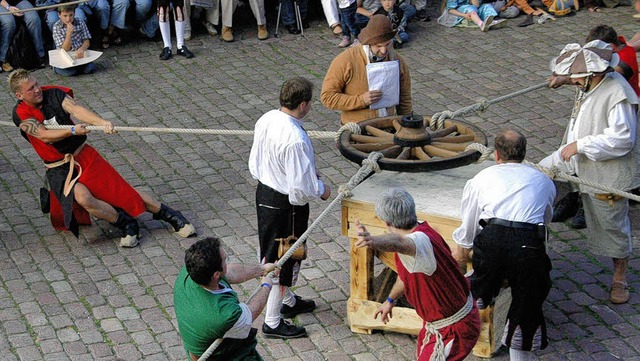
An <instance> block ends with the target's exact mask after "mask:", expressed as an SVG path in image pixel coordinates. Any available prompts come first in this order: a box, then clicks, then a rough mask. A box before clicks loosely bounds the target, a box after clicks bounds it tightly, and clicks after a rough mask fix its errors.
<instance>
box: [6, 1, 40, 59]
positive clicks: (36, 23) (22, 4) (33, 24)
mask: <svg viewBox="0 0 640 361" xmlns="http://www.w3.org/2000/svg"><path fill="white" fill-rule="evenodd" d="M0 5H2V8H0V14H1V13H7V12H11V13H14V14H13V16H9V15H0V28H1V29H2V33H1V34H0V63H1V64H2V68H1V69H2V70H1V71H0V72H2V71H6V72H9V71H12V70H13V67H12V66H11V64H9V63H8V62H7V52H8V51H9V46H10V45H11V39H13V35H14V34H15V32H16V20H15V18H14V16H19V17H22V18H23V19H24V23H25V25H26V26H27V30H28V31H29V35H31V39H32V40H33V45H35V48H36V52H37V53H38V58H39V63H38V64H39V66H40V67H44V66H45V62H44V56H45V52H44V44H43V42H42V25H41V24H40V17H39V16H38V13H37V12H35V11H28V12H25V13H15V11H17V10H23V9H31V8H33V6H32V5H31V3H30V2H29V1H28V0H10V1H8V0H2V1H0Z"/></svg>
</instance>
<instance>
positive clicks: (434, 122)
mask: <svg viewBox="0 0 640 361" xmlns="http://www.w3.org/2000/svg"><path fill="white" fill-rule="evenodd" d="M548 85H549V83H548V82H544V83H540V84H538V85H534V86H530V87H528V88H524V89H521V90H518V91H515V92H513V93H509V94H507V95H503V96H501V97H497V98H494V99H491V100H486V99H482V100H479V101H478V102H477V103H475V104H472V105H470V106H468V107H464V108H460V109H458V110H456V111H454V112H452V111H450V110H445V111H443V112H438V113H435V114H434V115H433V116H432V117H431V123H430V124H429V126H430V127H431V130H438V129H443V128H444V121H445V120H447V119H454V118H457V117H459V116H462V115H466V114H469V113H475V112H483V111H485V110H487V108H489V105H492V104H495V103H499V102H501V101H504V100H507V99H511V98H514V97H517V96H519V95H522V94H526V93H528V92H532V91H534V90H538V89H540V88H545V87H547V86H548Z"/></svg>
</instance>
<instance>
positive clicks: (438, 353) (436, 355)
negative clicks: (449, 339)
mask: <svg viewBox="0 0 640 361" xmlns="http://www.w3.org/2000/svg"><path fill="white" fill-rule="evenodd" d="M471 310H473V296H472V295H471V293H469V296H467V302H466V303H465V304H464V306H462V308H461V309H459V310H458V311H457V312H456V313H454V314H453V315H451V316H449V317H447V318H443V319H442V320H437V321H433V322H425V323H424V329H425V331H426V332H425V334H424V338H423V339H422V346H420V353H422V351H423V350H424V347H425V346H426V345H427V343H429V339H431V335H433V336H435V338H436V344H435V346H434V347H433V353H432V354H431V357H430V358H429V361H446V359H447V358H446V356H445V354H444V341H443V340H442V335H441V334H440V331H438V330H440V329H441V328H445V327H447V326H451V325H453V324H455V323H457V322H460V321H462V320H463V319H464V318H465V317H467V315H468V314H469V312H471Z"/></svg>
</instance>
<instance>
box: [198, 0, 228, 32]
mask: <svg viewBox="0 0 640 361" xmlns="http://www.w3.org/2000/svg"><path fill="white" fill-rule="evenodd" d="M223 6H224V5H223ZM223 12H224V10H223ZM232 16H233V15H232ZM205 17H206V19H207V22H208V23H209V24H211V25H216V26H218V24H219V23H220V3H219V2H218V0H213V7H212V8H211V9H205ZM222 17H223V19H222V24H224V15H223V16H222ZM212 35H214V34H212Z"/></svg>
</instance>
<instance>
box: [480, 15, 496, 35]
mask: <svg viewBox="0 0 640 361" xmlns="http://www.w3.org/2000/svg"><path fill="white" fill-rule="evenodd" d="M492 22H493V15H489V16H487V17H486V18H485V19H484V21H483V22H482V24H480V31H482V32H485V31H489V27H491V23H492Z"/></svg>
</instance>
